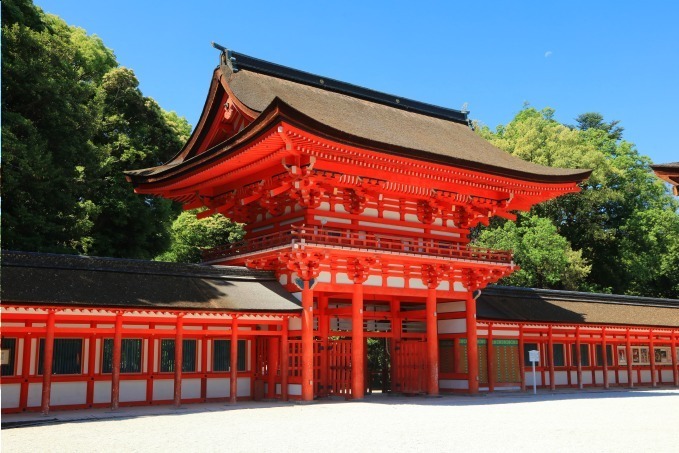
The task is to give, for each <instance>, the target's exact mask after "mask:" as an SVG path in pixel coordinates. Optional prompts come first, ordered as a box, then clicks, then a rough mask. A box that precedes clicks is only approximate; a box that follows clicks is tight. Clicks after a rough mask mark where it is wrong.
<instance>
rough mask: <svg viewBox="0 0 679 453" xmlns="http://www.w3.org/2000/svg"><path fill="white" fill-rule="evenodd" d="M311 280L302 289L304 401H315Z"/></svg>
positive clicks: (306, 281)
mask: <svg viewBox="0 0 679 453" xmlns="http://www.w3.org/2000/svg"><path fill="white" fill-rule="evenodd" d="M310 285H311V283H310V281H309V280H304V287H303V288H302V401H313V399H314V292H313V290H312V289H311V286H310Z"/></svg>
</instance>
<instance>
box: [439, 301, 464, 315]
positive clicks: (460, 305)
mask: <svg viewBox="0 0 679 453" xmlns="http://www.w3.org/2000/svg"><path fill="white" fill-rule="evenodd" d="M436 311H437V312H438V313H456V312H460V311H465V303H464V301H463V300H460V301H456V302H442V303H438V304H436Z"/></svg>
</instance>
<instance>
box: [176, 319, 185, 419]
mask: <svg viewBox="0 0 679 453" xmlns="http://www.w3.org/2000/svg"><path fill="white" fill-rule="evenodd" d="M183 327H184V316H183V315H182V314H179V315H178V316H177V325H176V333H175V337H174V405H175V407H179V406H181V404H182V364H183V363H184V329H183Z"/></svg>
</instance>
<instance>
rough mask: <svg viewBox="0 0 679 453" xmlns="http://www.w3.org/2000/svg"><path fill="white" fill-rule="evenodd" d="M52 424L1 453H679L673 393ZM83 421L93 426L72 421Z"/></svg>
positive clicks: (262, 406)
mask: <svg viewBox="0 0 679 453" xmlns="http://www.w3.org/2000/svg"><path fill="white" fill-rule="evenodd" d="M76 414H79V415H76ZM52 416H56V417H57V418H58V419H60V420H66V421H63V422H59V423H55V424H48V425H42V426H34V427H22V428H12V429H3V430H2V433H1V434H2V451H3V452H5V453H12V452H62V451H63V452H95V451H96V452H108V451H116V452H127V451H138V452H154V451H157V452H170V451H197V452H198V451H199V452H203V451H215V452H216V451H222V452H223V451H228V452H268V451H272V452H273V451H275V452H286V451H291V452H292V451H294V452H305V451H314V452H335V451H337V452H340V451H341V452H363V451H366V452H367V451H371V452H378V451H390V452H394V451H407V452H411V451H426V452H438V451H441V452H443V451H445V452H452V451H460V452H504V451H508V452H513V451H527V452H531V451H536V452H537V451H539V452H541V453H551V452H559V451H567V452H585V451H596V452H606V451H610V452H627V451H629V452H632V451H635V452H641V451H649V452H654V453H660V452H679V390H673V389H672V390H646V391H610V392H604V391H601V392H581V393H557V394H539V395H537V396H533V395H529V394H525V395H521V394H512V395H501V396H500V395H498V396H479V397H466V396H446V397H442V398H423V397H419V398H405V397H389V396H383V395H374V396H371V397H368V398H367V399H366V400H365V401H364V402H343V401H326V402H316V403H314V404H307V405H301V404H294V403H241V404H238V405H237V406H228V405H224V404H203V405H186V406H184V407H182V408H181V409H179V410H175V409H171V408H126V409H122V410H121V411H120V412H118V413H115V414H112V413H111V412H109V411H102V410H99V411H81V412H79V413H77V412H71V413H67V412H61V413H57V414H52ZM76 416H78V417H81V418H82V417H89V418H90V419H88V420H83V421H73V420H71V421H68V420H67V419H68V418H71V419H73V418H75V417H76ZM33 417H34V418H35V419H36V420H39V419H40V416H37V415H33ZM111 417H114V418H111ZM20 418H21V417H20V416H5V417H3V420H2V421H3V423H6V422H10V421H12V420H13V419H16V420H18V419H20ZM27 418H30V416H27V415H23V419H27ZM92 418H105V419H92Z"/></svg>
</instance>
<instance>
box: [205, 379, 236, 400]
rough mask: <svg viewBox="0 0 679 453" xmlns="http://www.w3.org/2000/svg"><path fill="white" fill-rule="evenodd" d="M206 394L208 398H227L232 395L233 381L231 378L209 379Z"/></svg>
mask: <svg viewBox="0 0 679 453" xmlns="http://www.w3.org/2000/svg"><path fill="white" fill-rule="evenodd" d="M205 394H206V396H207V397H208V398H226V397H227V396H229V395H230V394H231V380H230V379H229V378H211V379H208V380H207V390H206V393H205Z"/></svg>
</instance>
